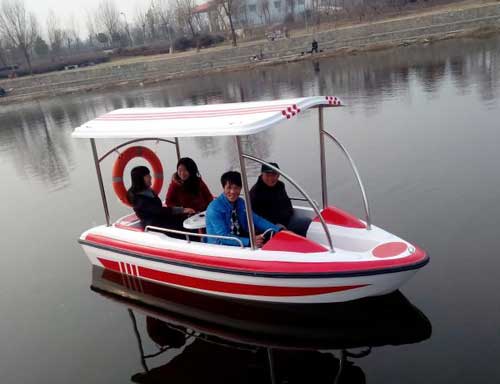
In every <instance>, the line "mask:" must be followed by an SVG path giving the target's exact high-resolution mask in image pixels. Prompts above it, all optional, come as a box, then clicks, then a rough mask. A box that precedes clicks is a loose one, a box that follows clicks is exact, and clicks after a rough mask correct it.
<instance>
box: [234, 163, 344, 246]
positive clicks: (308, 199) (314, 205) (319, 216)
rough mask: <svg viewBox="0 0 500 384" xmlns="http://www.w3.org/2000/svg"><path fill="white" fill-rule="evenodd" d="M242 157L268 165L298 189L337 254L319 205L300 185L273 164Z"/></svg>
mask: <svg viewBox="0 0 500 384" xmlns="http://www.w3.org/2000/svg"><path fill="white" fill-rule="evenodd" d="M241 156H242V157H244V158H245V159H248V160H252V161H255V162H257V163H260V164H262V165H267V166H268V167H269V168H271V169H272V170H273V171H274V172H276V173H278V174H280V175H281V176H283V177H284V178H285V179H286V180H287V181H288V182H289V183H290V184H292V185H293V186H294V187H295V188H296V189H297V191H299V193H300V194H301V195H302V196H304V198H305V199H306V200H307V202H308V203H309V205H310V206H311V207H312V209H314V211H315V212H316V215H317V216H318V219H319V221H320V222H321V225H322V226H323V230H324V231H325V236H326V239H327V241H328V246H329V247H330V252H335V250H334V249H333V242H332V236H331V234H330V231H329V230H328V226H327V225H326V222H325V220H324V219H323V216H321V211H320V210H319V208H318V205H317V204H316V203H315V202H314V200H313V199H311V197H310V196H309V195H308V194H307V192H306V191H305V190H304V189H303V188H302V187H301V186H300V185H299V184H297V182H296V181H295V180H293V179H292V178H291V177H290V176H288V175H287V174H286V173H284V172H283V171H282V170H281V169H279V168H276V167H275V166H274V165H272V164H270V163H268V162H266V161H264V160H262V159H259V158H258V157H254V156H251V155H246V154H242V155H241Z"/></svg>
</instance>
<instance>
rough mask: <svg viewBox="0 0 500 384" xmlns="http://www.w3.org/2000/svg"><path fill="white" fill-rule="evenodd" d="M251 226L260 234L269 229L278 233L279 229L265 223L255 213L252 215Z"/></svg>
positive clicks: (269, 223) (267, 222)
mask: <svg viewBox="0 0 500 384" xmlns="http://www.w3.org/2000/svg"><path fill="white" fill-rule="evenodd" d="M253 224H254V225H255V228H256V229H257V230H258V231H260V232H264V231H266V230H268V229H269V228H272V229H273V230H274V232H279V231H280V227H278V226H277V225H274V224H273V223H271V222H270V221H267V220H266V219H264V218H263V217H260V216H259V215H257V214H256V213H254V214H253Z"/></svg>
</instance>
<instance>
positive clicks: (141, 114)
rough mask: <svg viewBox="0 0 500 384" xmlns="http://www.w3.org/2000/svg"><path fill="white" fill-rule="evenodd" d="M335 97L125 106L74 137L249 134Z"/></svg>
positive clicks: (77, 131) (87, 125) (335, 103)
mask: <svg viewBox="0 0 500 384" xmlns="http://www.w3.org/2000/svg"><path fill="white" fill-rule="evenodd" d="M341 105H342V102H341V101H340V99H338V98H337V97H334V96H314V97H302V98H296V99H283V100H271V101H257V102H244V103H228V104H211V105H199V106H186V107H171V108H124V109H117V110H115V111H112V112H109V113H106V114H105V115H102V116H100V117H97V118H96V119H94V120H91V121H89V122H87V123H85V124H83V125H82V126H80V127H78V128H76V129H75V130H74V132H73V137H74V138H87V139H108V138H109V139H111V138H121V139H129V138H130V139H139V138H146V137H157V138H168V137H198V136H246V135H252V134H255V133H258V132H261V131H264V130H266V129H268V128H271V127H273V126H274V125H276V124H278V123H279V122H281V121H283V120H287V119H290V118H293V117H294V116H296V115H297V114H298V113H300V112H302V111H305V110H307V109H310V108H314V107H318V106H341Z"/></svg>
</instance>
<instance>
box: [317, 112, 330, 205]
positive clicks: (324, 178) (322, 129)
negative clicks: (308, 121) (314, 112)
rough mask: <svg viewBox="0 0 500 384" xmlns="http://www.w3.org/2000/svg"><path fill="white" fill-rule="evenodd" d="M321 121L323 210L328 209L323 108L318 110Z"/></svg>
mask: <svg viewBox="0 0 500 384" xmlns="http://www.w3.org/2000/svg"><path fill="white" fill-rule="evenodd" d="M318 119H319V156H320V164H321V200H322V203H323V209H325V208H326V207H328V185H327V181H326V154H325V138H324V137H323V132H324V130H325V129H324V127H325V120H324V115H323V107H322V106H320V107H319V108H318Z"/></svg>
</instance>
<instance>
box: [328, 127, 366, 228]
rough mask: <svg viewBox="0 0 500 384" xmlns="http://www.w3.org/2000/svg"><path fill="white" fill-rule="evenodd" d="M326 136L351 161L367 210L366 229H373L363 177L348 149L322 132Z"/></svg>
mask: <svg viewBox="0 0 500 384" xmlns="http://www.w3.org/2000/svg"><path fill="white" fill-rule="evenodd" d="M321 132H322V133H323V134H324V135H326V136H327V137H329V138H330V139H331V140H332V141H333V142H334V143H335V144H337V146H338V147H339V148H340V150H341V151H342V152H343V153H344V155H345V157H346V158H347V160H348V161H349V163H350V165H351V168H352V170H353V172H354V175H355V176H356V181H357V182H358V185H359V188H360V189H361V195H362V197H363V206H364V209H365V218H366V229H371V228H372V220H371V217H370V206H369V204H368V197H367V195H366V190H365V187H364V185H363V182H362V181H361V176H360V175H359V171H358V168H357V167H356V164H354V160H353V159H352V157H351V155H350V154H349V152H348V151H347V149H346V148H345V147H344V146H343V145H342V144H341V143H340V141H338V140H337V139H336V138H335V137H334V136H333V135H332V134H331V133H329V132H327V131H325V130H322V131H321Z"/></svg>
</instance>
